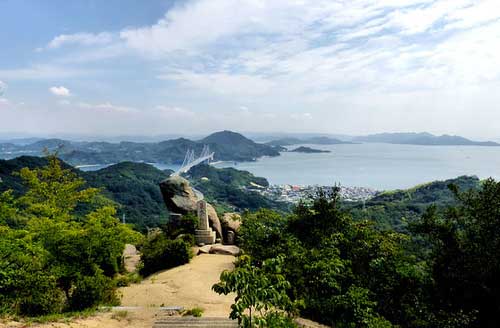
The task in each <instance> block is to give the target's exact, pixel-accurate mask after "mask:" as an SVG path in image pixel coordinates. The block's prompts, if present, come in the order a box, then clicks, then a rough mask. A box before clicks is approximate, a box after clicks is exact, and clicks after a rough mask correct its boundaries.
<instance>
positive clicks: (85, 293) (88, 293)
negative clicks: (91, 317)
mask: <svg viewBox="0 0 500 328" xmlns="http://www.w3.org/2000/svg"><path fill="white" fill-rule="evenodd" d="M114 291H115V284H114V283H113V280H112V279H111V278H109V277H106V276H105V275H103V274H102V273H101V272H100V271H97V272H96V274H95V275H94V276H83V277H80V278H79V279H77V280H76V284H75V288H74V291H73V293H72V294H71V298H70V300H69V301H70V302H69V303H70V307H71V309H72V310H83V309H86V308H90V307H94V306H96V305H98V304H101V303H108V304H113V305H115V304H117V303H118V299H117V298H116V296H115V293H114Z"/></svg>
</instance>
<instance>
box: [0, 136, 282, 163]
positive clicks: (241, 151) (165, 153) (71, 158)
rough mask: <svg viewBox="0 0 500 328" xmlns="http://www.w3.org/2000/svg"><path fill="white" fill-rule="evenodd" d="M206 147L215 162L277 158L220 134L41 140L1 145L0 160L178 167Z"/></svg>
mask: <svg viewBox="0 0 500 328" xmlns="http://www.w3.org/2000/svg"><path fill="white" fill-rule="evenodd" d="M206 144H208V145H210V148H211V150H212V151H214V152H215V160H229V161H253V160H255V159H256V158H259V157H262V156H279V151H278V150H277V149H275V148H274V147H271V146H269V145H264V144H258V143H255V142H253V141H252V140H250V139H247V138H245V137H244V136H242V135H241V134H238V133H235V132H230V131H222V132H217V133H214V134H212V135H209V136H208V137H206V138H204V139H202V140H199V141H193V140H189V139H185V138H178V139H172V140H166V141H161V142H157V143H140V142H120V143H110V142H74V141H68V140H62V139H44V140H40V141H36V142H34V143H31V144H27V145H20V144H13V143H2V144H0V157H1V158H5V159H11V158H15V157H17V156H20V155H34V156H41V155H42V154H43V151H44V149H48V150H49V151H58V154H59V157H60V158H61V159H63V160H64V161H66V162H67V163H70V164H72V165H85V164H113V163H119V162H124V161H132V162H146V163H164V164H181V163H182V161H183V160H184V156H185V154H186V151H187V150H188V149H193V150H194V151H195V153H196V154H199V153H200V152H201V151H202V149H203V146H204V145H206Z"/></svg>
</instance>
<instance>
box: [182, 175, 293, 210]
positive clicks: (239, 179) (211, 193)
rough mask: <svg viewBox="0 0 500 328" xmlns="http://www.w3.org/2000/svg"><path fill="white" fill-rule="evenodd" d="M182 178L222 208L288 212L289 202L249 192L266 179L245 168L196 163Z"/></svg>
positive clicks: (266, 184) (266, 182)
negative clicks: (244, 169)
mask: <svg viewBox="0 0 500 328" xmlns="http://www.w3.org/2000/svg"><path fill="white" fill-rule="evenodd" d="M186 177H187V178H188V179H189V180H190V181H191V184H192V186H193V187H195V188H196V189H198V190H199V191H201V192H202V193H203V194H204V195H205V197H206V198H207V199H208V201H209V202H211V203H213V204H215V205H216V206H217V207H219V208H222V209H225V210H230V211H244V210H250V211H255V210H258V209H260V208H271V209H275V210H281V211H288V210H289V209H290V204H287V203H283V202H277V201H274V200H271V199H269V198H267V197H265V196H262V195H260V194H259V193H257V192H255V191H252V189H254V190H255V189H256V188H263V187H267V186H269V182H268V181H267V180H266V179H265V178H261V177H256V176H254V175H253V174H251V173H250V172H247V171H240V170H236V169H234V168H224V169H217V168H214V167H212V166H208V165H198V166H195V167H193V168H192V169H191V170H190V171H189V172H188V173H187V175H186Z"/></svg>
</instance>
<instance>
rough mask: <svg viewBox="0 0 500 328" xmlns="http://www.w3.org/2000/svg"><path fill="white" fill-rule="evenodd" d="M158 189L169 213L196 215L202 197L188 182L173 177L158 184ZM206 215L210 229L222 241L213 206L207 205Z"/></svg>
mask: <svg viewBox="0 0 500 328" xmlns="http://www.w3.org/2000/svg"><path fill="white" fill-rule="evenodd" d="M160 189H161V194H162V196H163V201H164V202H165V205H166V206H167V208H168V210H169V212H170V213H174V214H181V215H185V214H188V213H192V214H195V215H197V214H198V213H197V211H198V205H197V204H198V201H200V200H201V199H202V197H203V196H202V195H199V192H198V193H197V192H195V191H194V190H193V188H191V186H190V184H189V181H188V180H186V179H184V178H183V177H181V176H176V175H174V176H171V177H169V178H167V179H165V180H163V181H162V182H160ZM207 214H208V220H209V222H210V227H211V228H212V229H214V230H215V232H216V236H217V238H221V239H222V227H221V224H220V221H219V217H218V216H217V212H216V211H215V209H214V208H213V206H212V205H210V204H208V203H207Z"/></svg>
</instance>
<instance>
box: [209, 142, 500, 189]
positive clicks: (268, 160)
mask: <svg viewBox="0 0 500 328" xmlns="http://www.w3.org/2000/svg"><path fill="white" fill-rule="evenodd" d="M299 146H307V147H311V148H315V149H322V150H329V151H331V153H295V152H283V153H282V154H281V156H279V157H265V158H260V159H258V160H257V161H255V162H243V163H234V162H224V163H219V164H218V165H217V166H219V167H235V168H237V169H239V170H247V171H249V172H251V173H253V174H255V175H257V176H262V177H265V178H267V179H268V180H269V182H270V183H271V184H293V185H323V186H326V185H333V184H335V183H337V184H340V185H343V186H362V187H369V188H374V189H377V190H392V189H402V188H410V187H413V186H415V185H418V184H422V183H426V182H430V181H435V180H445V179H451V178H456V177H458V176H461V175H476V176H478V177H479V178H488V177H494V178H496V179H499V178H500V147H484V146H417V145H395V144H382V143H380V144H378V143H365V144H342V145H326V146H322V145H294V146H292V147H288V148H290V149H291V148H296V147H299Z"/></svg>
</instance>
